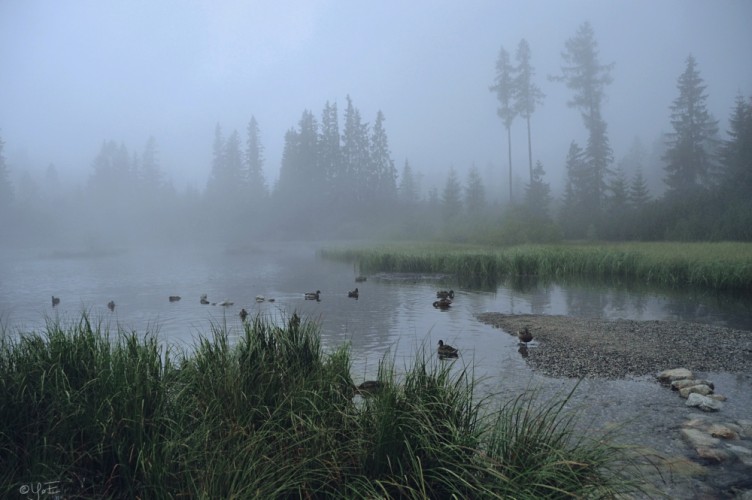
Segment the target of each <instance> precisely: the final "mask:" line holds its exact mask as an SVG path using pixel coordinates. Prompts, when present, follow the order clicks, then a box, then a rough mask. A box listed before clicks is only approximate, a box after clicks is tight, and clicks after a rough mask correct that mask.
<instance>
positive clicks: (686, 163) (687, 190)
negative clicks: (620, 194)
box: [663, 55, 718, 197]
mask: <svg viewBox="0 0 752 500" xmlns="http://www.w3.org/2000/svg"><path fill="white" fill-rule="evenodd" d="M677 87H678V89H679V96H678V97H677V98H676V99H675V100H674V102H673V104H672V105H671V126H672V128H673V132H671V133H669V134H667V136H666V146H667V149H666V153H665V154H664V156H663V159H664V161H665V162H666V165H665V171H666V178H665V182H666V186H667V187H668V192H667V193H666V195H667V196H668V197H683V196H685V195H687V194H691V193H693V192H696V191H697V190H698V189H700V188H702V187H703V186H708V185H709V183H710V175H711V174H712V170H713V167H714V154H715V147H716V144H715V137H716V134H717V132H718V122H717V121H716V120H714V119H713V118H712V117H711V115H710V113H709V112H708V110H707V106H706V100H707V94H705V85H704V83H703V80H702V78H701V77H700V72H699V70H698V69H697V62H696V61H695V58H694V57H693V56H692V55H690V56H689V57H688V58H687V62H686V68H685V70H684V72H683V73H682V74H681V76H679V80H678V84H677Z"/></svg>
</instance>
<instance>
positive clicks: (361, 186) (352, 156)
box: [341, 95, 370, 202]
mask: <svg viewBox="0 0 752 500" xmlns="http://www.w3.org/2000/svg"><path fill="white" fill-rule="evenodd" d="M341 144H342V149H341V151H342V165H343V169H342V173H343V177H344V182H343V185H344V188H345V193H343V195H344V197H345V199H354V200H355V201H358V202H362V201H364V199H365V198H366V196H365V192H366V186H365V183H366V176H365V175H364V170H365V169H366V168H368V164H369V162H370V154H369V153H370V152H369V140H368V124H365V123H363V122H362V120H361V117H360V111H358V109H356V108H355V106H353V104H352V99H350V96H349V95H348V96H347V109H345V125H344V130H343V131H342V143H341Z"/></svg>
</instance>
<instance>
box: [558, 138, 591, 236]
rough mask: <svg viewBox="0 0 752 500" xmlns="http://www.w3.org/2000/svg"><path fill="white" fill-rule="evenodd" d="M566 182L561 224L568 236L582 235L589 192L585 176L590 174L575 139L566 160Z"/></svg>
mask: <svg viewBox="0 0 752 500" xmlns="http://www.w3.org/2000/svg"><path fill="white" fill-rule="evenodd" d="M566 171H567V177H566V183H565V185H564V199H563V200H562V207H561V212H560V214H559V218H560V224H561V227H562V229H564V232H565V234H566V235H567V236H568V237H574V238H578V237H582V236H583V235H584V226H585V225H586V224H585V222H586V220H587V218H588V216H589V214H588V213H587V200H586V199H585V198H586V196H587V192H586V191H585V190H584V189H583V187H582V186H583V178H584V177H586V176H587V175H588V172H587V166H586V164H585V160H584V152H583V151H582V148H581V147H580V146H579V145H578V144H577V143H576V142H574V141H572V142H571V143H570V145H569V151H568V153H567V161H566Z"/></svg>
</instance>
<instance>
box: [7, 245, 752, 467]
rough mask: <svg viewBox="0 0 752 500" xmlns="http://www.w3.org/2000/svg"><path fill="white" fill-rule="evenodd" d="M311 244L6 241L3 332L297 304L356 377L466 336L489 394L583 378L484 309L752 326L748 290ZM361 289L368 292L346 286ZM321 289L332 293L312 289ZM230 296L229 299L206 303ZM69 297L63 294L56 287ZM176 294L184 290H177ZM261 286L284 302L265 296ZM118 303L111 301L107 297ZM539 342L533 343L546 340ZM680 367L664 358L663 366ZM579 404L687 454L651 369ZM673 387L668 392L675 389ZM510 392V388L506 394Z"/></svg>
mask: <svg viewBox="0 0 752 500" xmlns="http://www.w3.org/2000/svg"><path fill="white" fill-rule="evenodd" d="M316 250H317V247H316V246H314V245H311V244H300V243H286V244H264V245H258V246H257V247H255V248H250V249H245V250H244V251H243V252H227V251H225V250H224V249H213V250H212V249H205V248H202V249H190V248H187V249H186V248H183V249H180V250H151V251H129V252H122V253H117V254H115V255H106V256H100V257H91V256H89V257H87V256H78V255H49V254H47V255H45V253H44V252H35V251H25V252H8V251H6V252H5V253H3V254H0V256H1V257H2V260H0V322H1V323H2V325H3V326H4V331H5V332H10V333H11V334H12V333H16V332H19V331H30V330H39V331H41V330H43V327H44V324H45V321H46V320H47V319H60V320H62V322H63V324H66V322H74V321H76V320H78V319H79V318H80V315H81V312H82V311H88V312H89V313H90V315H91V317H92V318H93V319H94V320H95V321H101V322H102V323H103V324H104V325H105V326H108V327H109V328H110V330H111V331H115V330H116V329H117V328H124V329H127V330H135V331H138V332H146V331H152V332H153V331H157V332H158V333H159V335H160V337H161V338H162V339H163V341H164V342H167V343H170V344H176V345H180V346H183V347H186V348H190V347H191V346H192V345H193V342H194V339H195V337H196V336H198V335H199V334H203V335H209V334H210V331H211V330H210V328H211V326H212V325H227V328H228V329H229V331H230V332H231V335H237V334H239V332H240V331H241V322H240V319H239V316H238V312H239V311H240V309H241V308H243V307H244V308H245V309H247V310H248V311H249V313H251V314H256V313H260V314H261V315H263V316H265V317H267V318H269V319H271V320H272V321H281V320H283V319H284V318H285V317H287V316H289V315H290V314H292V313H293V312H297V313H298V314H300V315H302V316H304V317H307V318H309V319H313V320H315V321H317V322H318V323H319V324H320V325H321V333H322V341H323V344H324V347H325V349H333V348H335V347H338V346H340V345H342V343H344V342H348V343H349V344H350V345H351V353H352V360H353V374H352V375H353V380H354V381H355V382H356V383H357V382H358V381H360V380H363V379H368V378H374V377H376V374H377V369H378V364H379V360H380V359H382V357H384V356H385V355H387V356H388V357H389V358H390V359H392V360H393V361H394V364H395V368H396V369H397V371H398V372H399V371H400V370H401V369H404V368H405V367H407V366H409V365H411V361H412V360H413V359H414V356H415V353H416V351H418V350H419V349H421V348H425V349H426V350H427V351H428V352H429V353H430V354H431V355H433V352H434V349H435V346H436V343H437V342H438V340H439V339H443V340H444V341H445V342H447V343H449V344H451V345H454V346H456V347H458V348H459V349H460V351H461V357H460V359H459V360H458V362H455V364H456V365H457V366H458V367H462V366H472V368H473V373H474V374H475V377H476V378H477V379H478V380H479V382H478V386H479V388H480V390H481V391H482V393H484V394H498V395H500V396H513V395H516V394H519V393H520V391H523V390H525V389H527V388H530V387H535V388H541V387H542V388H544V392H547V393H549V394H551V393H553V392H556V393H562V392H565V391H567V390H569V389H570V388H571V387H572V386H573V384H574V381H572V380H557V379H549V378H547V377H544V376H542V375H540V374H537V373H533V372H532V371H531V370H530V369H529V368H528V366H527V365H526V363H525V360H524V359H523V358H522V357H521V356H520V355H519V353H518V352H517V349H518V346H517V340H516V337H513V336H511V335H508V334H506V333H505V332H503V331H501V330H498V329H495V328H492V327H490V326H487V325H485V324H482V323H480V322H478V321H477V320H475V315H476V314H477V313H480V312H487V311H495V312H502V313H508V314H526V313H534V314H562V315H572V316H583V317H603V318H629V319H637V320H656V319H658V320H663V319H670V320H685V321H698V322H704V323H709V324H714V325H719V326H731V327H735V328H740V329H745V330H752V309H751V306H750V301H749V300H744V299H739V298H734V297H729V296H724V295H712V294H711V295H704V294H698V293H696V292H689V291H687V292H681V291H679V292H676V291H673V292H670V293H665V292H660V291H655V290H649V289H647V290H646V289H624V288H614V287H607V286H597V285H584V284H568V285H562V284H534V283H527V284H517V285H515V286H511V285H500V286H498V287H495V286H494V287H491V289H490V290H489V289H485V290H478V289H463V288H461V287H460V286H459V285H458V284H457V283H456V282H455V281H454V280H453V279H452V278H451V277H447V276H426V275H409V276H406V275H372V276H369V277H368V280H367V281H366V282H363V283H356V282H355V277H356V276H357V274H358V272H357V270H356V269H354V268H353V266H352V265H349V264H343V263H339V262H332V261H327V260H323V259H320V258H318V257H317V256H316ZM356 286H357V287H358V288H359V290H360V297H359V299H358V300H355V299H352V298H348V296H347V292H348V291H349V290H352V289H353V288H355V287H356ZM449 288H452V289H454V290H455V300H454V304H453V305H452V307H451V308H450V309H449V310H447V311H440V310H437V309H434V308H433V307H432V302H433V301H434V300H435V294H436V290H438V289H449ZM316 290H320V291H321V300H320V301H319V302H316V301H308V300H305V299H304V294H305V292H312V291H316ZM202 294H207V296H208V299H209V301H211V302H217V303H218V302H221V301H223V300H229V301H232V302H234V305H232V306H229V307H222V306H218V305H215V306H212V305H201V304H200V303H199V299H200V296H201V295H202ZM52 295H55V296H57V297H60V301H61V302H60V304H59V305H58V306H57V307H54V308H53V307H52V304H51V297H52ZM170 295H179V296H181V297H182V300H180V301H179V302H169V300H168V297H169V296H170ZM257 295H262V296H264V297H265V298H267V299H270V298H273V299H275V300H274V302H270V301H265V302H262V303H257V302H256V301H255V297H256V296H257ZM110 300H113V301H114V302H115V304H116V307H115V310H114V311H113V312H111V311H109V310H108V309H107V303H108V302H109V301H110ZM534 344H535V343H533V346H532V347H531V349H532V348H536V346H535V345H534ZM664 368H669V367H656V371H658V370H660V369H664ZM707 376H708V377H712V378H713V380H715V382H716V387H717V389H718V390H719V392H723V393H724V394H725V395H727V396H728V397H729V400H728V403H727V404H726V409H725V410H724V412H725V413H726V415H727V416H728V417H729V418H750V414H749V408H752V390H751V388H752V383H751V381H750V377H749V376H736V375H729V374H707ZM580 387H581V389H580V390H579V391H578V394H580V395H579V396H578V397H577V398H576V400H575V401H574V402H573V404H578V405H581V406H584V407H585V408H586V411H587V412H588V414H589V415H590V416H591V417H592V419H590V420H591V421H592V422H593V423H596V424H605V423H608V422H613V421H625V420H630V421H633V422H635V424H634V425H633V426H632V428H631V432H630V428H629V427H628V428H627V432H628V436H631V438H633V439H635V440H638V441H640V440H642V441H645V442H647V443H649V444H650V445H652V446H656V447H658V448H659V449H662V450H663V451H667V452H676V453H679V454H681V453H687V449H686V445H684V444H683V443H682V442H681V440H679V439H678V436H677V435H678V432H677V431H676V428H677V422H679V421H681V419H683V418H685V417H686V416H687V414H688V412H690V411H693V410H688V409H687V408H686V407H684V405H683V404H682V402H681V401H680V400H678V398H676V397H674V396H675V395H672V394H667V392H666V389H665V388H662V387H660V386H658V384H656V383H655V381H654V380H652V378H650V377H648V378H643V379H637V380H621V381H587V380H586V381H583V382H582V384H581V386H580ZM669 392H670V391H669ZM502 400H503V398H502Z"/></svg>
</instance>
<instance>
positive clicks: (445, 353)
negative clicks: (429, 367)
mask: <svg viewBox="0 0 752 500" xmlns="http://www.w3.org/2000/svg"><path fill="white" fill-rule="evenodd" d="M438 353H439V357H440V358H456V357H457V356H458V355H459V350H457V349H456V348H454V347H452V346H450V345H449V344H445V343H444V341H443V340H439V349H438Z"/></svg>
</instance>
